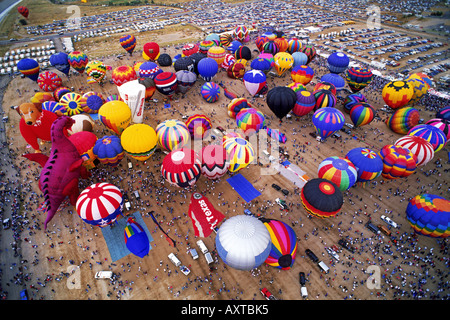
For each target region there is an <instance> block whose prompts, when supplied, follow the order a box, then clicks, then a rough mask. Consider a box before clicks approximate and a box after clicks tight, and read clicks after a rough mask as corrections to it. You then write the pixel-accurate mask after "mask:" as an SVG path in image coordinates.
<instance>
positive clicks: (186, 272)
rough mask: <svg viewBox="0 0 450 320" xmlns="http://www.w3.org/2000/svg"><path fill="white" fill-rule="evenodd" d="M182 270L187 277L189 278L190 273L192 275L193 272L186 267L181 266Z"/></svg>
mask: <svg viewBox="0 0 450 320" xmlns="http://www.w3.org/2000/svg"><path fill="white" fill-rule="evenodd" d="M180 270H181V272H183V274H184V275H185V276H187V275H188V274H189V273H191V270H189V268H188V267H186V266H180Z"/></svg>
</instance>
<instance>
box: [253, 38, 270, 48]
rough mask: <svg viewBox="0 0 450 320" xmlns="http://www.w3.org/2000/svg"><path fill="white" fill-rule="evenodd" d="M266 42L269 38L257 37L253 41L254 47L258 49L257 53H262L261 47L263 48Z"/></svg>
mask: <svg viewBox="0 0 450 320" xmlns="http://www.w3.org/2000/svg"><path fill="white" fill-rule="evenodd" d="M267 41H269V38H268V37H266V36H263V35H261V36H259V37H257V38H256V39H255V44H256V47H257V48H258V50H259V52H262V51H263V47H264V43H266V42H267Z"/></svg>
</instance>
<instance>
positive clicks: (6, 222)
mask: <svg viewBox="0 0 450 320" xmlns="http://www.w3.org/2000/svg"><path fill="white" fill-rule="evenodd" d="M10 227H11V219H9V218H6V219H3V229H9V228H10Z"/></svg>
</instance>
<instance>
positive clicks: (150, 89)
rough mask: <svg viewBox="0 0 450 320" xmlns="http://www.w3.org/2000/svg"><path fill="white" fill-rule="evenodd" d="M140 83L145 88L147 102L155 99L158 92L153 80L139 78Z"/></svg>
mask: <svg viewBox="0 0 450 320" xmlns="http://www.w3.org/2000/svg"><path fill="white" fill-rule="evenodd" d="M139 83H140V84H142V85H144V86H145V100H148V99H150V98H151V97H153V94H154V93H155V91H156V84H155V81H154V80H153V79H152V78H139Z"/></svg>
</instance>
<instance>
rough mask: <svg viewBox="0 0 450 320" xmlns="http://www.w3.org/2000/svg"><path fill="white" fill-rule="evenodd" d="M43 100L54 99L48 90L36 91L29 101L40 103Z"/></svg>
mask: <svg viewBox="0 0 450 320" xmlns="http://www.w3.org/2000/svg"><path fill="white" fill-rule="evenodd" d="M45 101H55V98H54V97H53V94H52V93H50V92H36V93H35V94H34V96H33V97H31V98H30V102H31V103H34V104H41V103H44V102H45Z"/></svg>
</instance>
